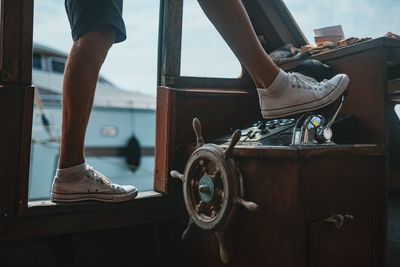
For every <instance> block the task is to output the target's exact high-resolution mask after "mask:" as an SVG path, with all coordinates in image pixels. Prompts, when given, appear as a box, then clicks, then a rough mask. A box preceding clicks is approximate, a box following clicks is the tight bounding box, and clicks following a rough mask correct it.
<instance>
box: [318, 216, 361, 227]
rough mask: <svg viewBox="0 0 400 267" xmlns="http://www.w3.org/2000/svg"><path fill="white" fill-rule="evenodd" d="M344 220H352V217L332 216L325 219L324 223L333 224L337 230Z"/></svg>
mask: <svg viewBox="0 0 400 267" xmlns="http://www.w3.org/2000/svg"><path fill="white" fill-rule="evenodd" d="M345 219H348V220H353V219H354V216H353V215H350V214H345V215H342V214H332V215H331V217H329V218H326V219H325V220H324V222H328V223H333V224H334V225H335V226H336V228H337V229H339V228H341V227H342V226H343V224H344V221H345Z"/></svg>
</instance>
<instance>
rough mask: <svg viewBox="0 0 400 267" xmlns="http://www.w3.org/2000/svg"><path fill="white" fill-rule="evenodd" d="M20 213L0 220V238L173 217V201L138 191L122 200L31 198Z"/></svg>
mask: <svg viewBox="0 0 400 267" xmlns="http://www.w3.org/2000/svg"><path fill="white" fill-rule="evenodd" d="M30 205H31V206H30V207H29V208H28V210H26V211H25V213H24V216H23V217H19V218H18V219H16V218H15V217H14V216H12V214H10V215H9V216H6V217H4V216H3V218H2V219H1V221H0V241H2V240H10V239H12V240H15V239H27V238H34V237H40V236H51V235H59V234H67V233H74V232H85V231H94V230H101V229H107V228H115V227H124V226H132V225H135V224H144V223H154V222H167V221H174V220H176V218H177V213H176V201H175V200H174V199H171V198H167V197H165V196H162V195H160V194H157V193H152V192H150V193H144V194H140V195H139V198H138V199H135V200H132V201H128V202H125V203H98V202H84V203H78V204H52V203H49V202H43V203H38V202H34V203H32V204H30Z"/></svg>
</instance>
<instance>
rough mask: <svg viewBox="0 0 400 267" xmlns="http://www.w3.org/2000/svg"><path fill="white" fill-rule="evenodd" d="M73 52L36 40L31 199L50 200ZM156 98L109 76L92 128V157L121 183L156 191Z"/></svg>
mask: <svg viewBox="0 0 400 267" xmlns="http://www.w3.org/2000/svg"><path fill="white" fill-rule="evenodd" d="M66 58H67V54H66V53H63V52H61V51H57V50H55V49H52V48H50V47H47V46H44V45H40V44H34V48H33V70H32V80H33V84H34V86H35V87H36V93H35V107H34V114H33V128H32V147H31V159H30V163H31V164H30V184H29V199H30V200H37V199H48V198H49V195H50V187H51V182H52V179H53V176H54V173H55V171H56V168H57V164H58V159H59V145H60V142H59V141H60V131H61V93H62V79H63V72H64V67H65V61H66ZM155 107H156V98H155V97H154V96H150V95H146V94H143V93H140V92H131V91H127V90H123V89H121V88H118V87H117V86H115V85H114V84H112V83H111V82H110V81H108V80H107V79H105V78H104V77H101V76H100V78H99V80H98V82H97V89H96V96H95V100H94V106H93V110H92V113H91V117H90V121H89V126H88V129H87V134H86V140H85V147H86V152H85V153H86V160H87V162H88V163H89V164H91V165H93V166H95V168H96V169H98V170H99V171H101V172H102V173H104V174H105V175H107V176H108V177H110V178H111V179H112V181H113V182H115V183H119V184H134V185H135V186H137V187H138V189H139V190H141V191H143V190H151V189H152V186H153V172H154V170H153V169H154V143H155Z"/></svg>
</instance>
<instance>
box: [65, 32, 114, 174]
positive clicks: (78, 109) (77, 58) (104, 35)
mask: <svg viewBox="0 0 400 267" xmlns="http://www.w3.org/2000/svg"><path fill="white" fill-rule="evenodd" d="M114 38H115V33H114V31H112V30H111V29H104V30H101V31H96V32H92V33H89V34H87V35H84V36H82V37H81V38H80V39H79V40H77V41H75V42H74V44H73V46H72V49H71V52H70V54H69V57H68V60H67V64H66V68H65V74H64V83H63V112H62V120H63V122H62V135H61V152H60V162H59V168H60V169H64V168H69V167H72V166H76V165H79V164H82V163H84V162H85V158H84V142H85V133H86V128H87V125H88V121H89V116H90V112H91V110H92V105H93V99H94V93H95V90H96V83H97V79H98V76H99V72H100V68H101V66H102V64H103V62H104V60H105V58H106V56H107V52H108V50H109V49H110V48H111V46H112V45H113V44H114Z"/></svg>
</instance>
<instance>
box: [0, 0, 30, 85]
mask: <svg viewBox="0 0 400 267" xmlns="http://www.w3.org/2000/svg"><path fill="white" fill-rule="evenodd" d="M2 12H3V17H2V21H3V24H2V26H3V28H2V42H3V43H2V51H1V52H0V53H2V62H1V64H2V67H1V70H2V73H1V81H2V82H6V83H10V82H18V83H23V84H30V83H31V72H32V71H31V70H32V68H31V66H32V31H33V0H3V9H2Z"/></svg>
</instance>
